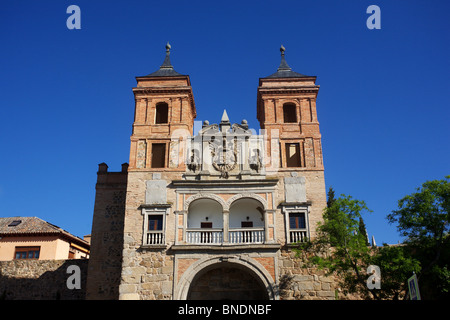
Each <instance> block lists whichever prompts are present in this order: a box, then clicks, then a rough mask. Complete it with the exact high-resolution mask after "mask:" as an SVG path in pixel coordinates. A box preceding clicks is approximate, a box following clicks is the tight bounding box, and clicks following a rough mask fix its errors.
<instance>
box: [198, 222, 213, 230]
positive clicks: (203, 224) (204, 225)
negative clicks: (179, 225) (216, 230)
mask: <svg viewBox="0 0 450 320" xmlns="http://www.w3.org/2000/svg"><path fill="white" fill-rule="evenodd" d="M200 228H202V229H204V228H206V229H211V228H212V222H201V223H200Z"/></svg>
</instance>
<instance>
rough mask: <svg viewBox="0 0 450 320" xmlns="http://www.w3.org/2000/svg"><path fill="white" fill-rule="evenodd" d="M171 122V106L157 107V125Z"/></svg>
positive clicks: (159, 105)
mask: <svg viewBox="0 0 450 320" xmlns="http://www.w3.org/2000/svg"><path fill="white" fill-rule="evenodd" d="M168 122H169V106H168V105H167V103H159V104H157V105H156V115H155V123H156V124H161V123H168Z"/></svg>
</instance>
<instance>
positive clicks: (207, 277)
mask: <svg viewBox="0 0 450 320" xmlns="http://www.w3.org/2000/svg"><path fill="white" fill-rule="evenodd" d="M187 299H188V300H268V299H269V296H268V294H267V290H266V288H265V287H264V285H263V284H262V282H261V281H260V280H259V279H258V278H257V277H255V276H254V275H253V274H252V273H251V272H250V271H249V270H248V269H247V270H245V268H244V267H242V266H240V265H238V264H233V263H217V264H214V265H212V266H209V267H207V268H204V269H203V270H202V271H201V272H199V273H198V274H197V275H196V276H195V277H194V279H193V281H192V282H191V285H190V286H189V292H188V295H187Z"/></svg>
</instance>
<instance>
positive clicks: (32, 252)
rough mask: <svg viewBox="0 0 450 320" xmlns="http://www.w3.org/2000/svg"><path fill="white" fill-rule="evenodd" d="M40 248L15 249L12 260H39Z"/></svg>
mask: <svg viewBox="0 0 450 320" xmlns="http://www.w3.org/2000/svg"><path fill="white" fill-rule="evenodd" d="M40 251H41V247H16V250H15V254H14V259H39V253H40Z"/></svg>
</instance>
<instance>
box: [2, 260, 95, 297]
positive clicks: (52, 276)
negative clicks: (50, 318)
mask: <svg viewBox="0 0 450 320" xmlns="http://www.w3.org/2000/svg"><path fill="white" fill-rule="evenodd" d="M88 261H89V260H79V259H73V260H13V261H1V262H0V300H84V299H85V295H86V275H87V268H88ZM70 266H78V267H79V285H80V286H79V287H80V289H77V288H74V289H69V288H68V285H67V282H68V279H69V282H70V283H71V284H75V283H76V281H75V278H74V277H76V276H78V272H77V271H76V272H74V271H73V270H71V268H69V267H70ZM68 268H69V270H68ZM76 269H77V268H76ZM77 281H78V280H77Z"/></svg>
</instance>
